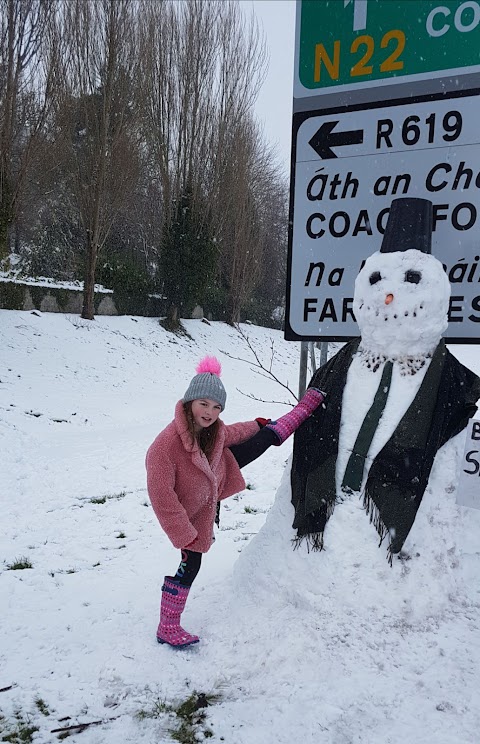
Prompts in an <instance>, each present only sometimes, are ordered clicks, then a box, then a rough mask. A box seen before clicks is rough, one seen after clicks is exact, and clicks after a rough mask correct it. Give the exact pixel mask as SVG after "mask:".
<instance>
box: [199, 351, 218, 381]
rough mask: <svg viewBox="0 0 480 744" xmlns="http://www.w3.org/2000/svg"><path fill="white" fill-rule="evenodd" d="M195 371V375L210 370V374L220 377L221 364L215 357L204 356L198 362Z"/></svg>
mask: <svg viewBox="0 0 480 744" xmlns="http://www.w3.org/2000/svg"><path fill="white" fill-rule="evenodd" d="M196 372H197V375H202V374H203V373H204V372H210V373H211V374H212V375H217V377H220V375H221V374H222V365H221V364H220V362H219V361H218V359H217V358H216V357H214V356H206V357H204V358H203V359H202V360H201V361H200V362H199V363H198V365H197V368H196Z"/></svg>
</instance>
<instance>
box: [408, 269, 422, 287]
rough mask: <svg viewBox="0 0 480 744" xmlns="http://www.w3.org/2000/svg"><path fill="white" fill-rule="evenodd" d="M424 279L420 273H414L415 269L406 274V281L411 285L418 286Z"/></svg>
mask: <svg viewBox="0 0 480 744" xmlns="http://www.w3.org/2000/svg"><path fill="white" fill-rule="evenodd" d="M421 278H422V275H421V273H420V272H419V271H413V269H410V270H409V271H407V272H405V281H406V282H410V283H411V284H418V283H419V282H420V280H421Z"/></svg>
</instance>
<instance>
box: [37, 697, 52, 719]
mask: <svg viewBox="0 0 480 744" xmlns="http://www.w3.org/2000/svg"><path fill="white" fill-rule="evenodd" d="M34 702H35V705H36V706H37V708H38V710H39V711H40V713H41V714H42V716H49V715H50V711H49V709H48V705H47V704H46V702H45V700H42V698H36V699H35V700H34Z"/></svg>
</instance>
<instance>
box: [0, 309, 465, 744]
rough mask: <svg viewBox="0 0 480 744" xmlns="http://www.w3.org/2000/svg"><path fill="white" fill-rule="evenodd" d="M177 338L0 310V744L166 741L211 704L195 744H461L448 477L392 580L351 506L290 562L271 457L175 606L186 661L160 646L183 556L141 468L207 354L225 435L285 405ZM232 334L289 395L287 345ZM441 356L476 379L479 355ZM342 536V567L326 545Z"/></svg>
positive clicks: (259, 380)
mask: <svg viewBox="0 0 480 744" xmlns="http://www.w3.org/2000/svg"><path fill="white" fill-rule="evenodd" d="M185 326H186V328H187V331H188V333H189V334H190V337H187V336H184V337H179V336H174V335H172V334H169V333H167V332H166V331H164V330H163V329H162V328H161V327H160V326H159V325H158V323H157V321H156V320H155V319H151V318H131V317H116V318H115V317H113V318H107V317H99V318H97V320H95V321H94V322H88V321H82V320H80V319H79V318H78V317H76V316H64V315H55V314H48V315H47V314H43V315H41V314H39V313H36V312H33V313H30V312H12V311H5V310H3V311H0V342H1V368H0V446H1V454H2V458H1V466H0V481H1V490H0V508H1V524H2V530H1V533H0V606H1V608H2V623H1V630H0V715H1V716H3V719H2V718H1V717H0V740H2V738H1V737H2V736H6V735H7V734H11V732H12V731H14V730H15V726H19V725H23V726H24V727H25V726H27V725H32V726H33V727H37V728H38V730H37V731H36V732H35V733H34V734H33V738H32V740H33V741H34V742H36V743H37V744H40V742H41V743H42V744H47V743H48V744H51V742H54V741H57V740H58V736H59V735H60V736H62V735H63V734H64V733H65V732H58V733H52V731H53V732H54V731H55V730H56V729H62V728H63V729H66V728H68V727H70V726H74V725H76V724H81V723H93V722H95V725H91V726H89V727H87V728H86V729H85V730H83V731H81V730H80V729H70V731H69V732H68V733H70V737H69V738H70V740H71V741H72V742H76V741H78V742H83V743H84V744H100V743H101V744H113V742H115V744H118V742H145V744H154V743H155V744H157V743H158V742H168V741H170V740H171V735H170V733H169V731H172V730H175V729H176V728H178V725H179V720H178V719H177V718H176V717H175V715H174V714H173V713H171V712H169V710H170V708H171V707H175V706H178V705H179V704H180V703H182V702H183V701H185V700H186V699H187V698H188V697H189V696H190V695H191V694H192V693H193V692H196V693H204V694H206V695H212V696H217V697H216V698H215V699H214V701H213V702H212V705H210V706H209V707H208V708H206V709H205V713H206V717H205V720H204V721H203V722H202V723H200V724H199V725H198V726H197V728H196V736H197V740H198V741H202V740H203V739H204V738H207V737H209V739H210V741H212V742H221V741H223V742H226V743H227V744H247V743H248V744H264V743H266V744H290V742H297V741H301V742H302V744H313V743H314V742H315V744H317V743H318V744H400V743H401V742H402V744H403V742H405V741H409V742H414V743H415V744H477V743H478V741H479V740H480V739H479V731H480V613H479V607H480V594H479V578H478V573H477V568H478V565H479V554H480V548H479V543H478V534H480V516H479V515H480V513H477V512H476V511H475V510H473V509H467V508H458V507H456V506H455V504H454V503H453V502H452V498H453V499H454V496H453V495H452V494H453V491H454V482H455V473H454V472H453V471H452V469H451V468H450V469H449V468H448V467H447V466H446V465H445V466H443V467H439V468H437V469H436V470H435V471H434V473H433V474H432V478H431V482H430V487H429V489H428V493H427V494H426V496H425V509H424V510H423V515H422V514H420V513H419V517H417V519H420V518H421V520H423V521H420V523H419V524H420V527H419V531H418V532H417V538H416V539H417V546H418V545H419V546H420V548H419V549H420V550H421V551H423V557H424V561H422V560H419V561H417V563H416V564H415V565H413V564H414V561H412V568H410V567H409V566H408V565H405V567H403V568H402V569H401V572H400V571H399V569H398V566H397V567H395V566H394V568H393V569H391V568H390V567H389V566H388V564H387V563H386V561H385V560H384V556H383V555H380V552H381V551H378V549H377V547H376V533H375V532H374V530H373V527H371V525H369V522H368V518H367V517H366V516H365V515H364V514H363V513H361V512H359V510H358V509H357V508H355V507H354V505H353V504H351V505H350V508H346V509H344V510H341V509H338V515H339V516H338V517H337V512H336V514H335V518H336V519H337V521H336V523H335V524H334V523H333V519H332V534H331V537H330V546H331V549H330V550H329V551H327V552H326V553H322V554H310V556H308V555H306V553H304V552H303V553H302V552H301V551H297V552H296V553H295V557H294V558H292V555H293V553H292V549H291V545H290V537H291V535H290V533H289V529H288V524H289V520H290V516H291V515H290V512H289V510H290V509H291V506H290V504H289V481H288V475H289V474H288V466H287V467H286V463H287V461H288V459H289V455H290V453H291V442H287V443H286V444H284V445H283V446H282V447H279V448H271V449H270V450H269V451H268V452H267V453H266V454H265V455H264V456H263V457H262V458H261V459H259V460H257V461H256V462H255V463H252V464H251V465H249V466H248V467H247V468H245V471H244V475H245V480H246V482H247V484H248V488H247V489H246V490H245V491H244V492H242V493H241V494H239V495H238V496H236V497H233V498H232V499H230V500H228V501H227V502H225V504H224V506H223V507H222V520H221V526H220V529H219V530H218V531H217V539H216V542H215V544H214V546H213V547H212V549H211V551H210V552H209V553H208V554H207V555H206V557H205V559H204V562H203V565H202V569H201V571H200V574H199V576H198V578H197V580H196V582H195V584H194V586H193V588H192V591H191V595H190V598H189V601H188V604H187V609H186V611H185V615H184V625H185V627H186V628H187V629H188V630H190V631H192V632H195V633H197V634H198V635H200V636H201V639H202V640H201V642H200V644H198V645H197V646H194V647H191V648H189V649H185V650H174V649H172V648H169V647H166V646H159V645H158V644H157V643H156V642H155V629H156V625H157V622H158V605H159V597H160V587H161V582H162V577H163V575H164V574H165V573H170V572H172V571H174V570H175V568H176V566H177V565H178V558H179V556H178V552H177V551H176V550H175V549H174V548H173V547H172V546H171V545H170V543H169V542H168V540H167V538H166V537H165V535H164V534H163V533H162V531H161V529H160V527H159V525H158V523H157V521H156V518H155V516H154V514H153V510H152V509H151V507H150V505H149V501H148V496H147V493H146V489H145V471H144V456H145V452H146V449H147V447H148V446H149V444H150V443H151V441H152V440H153V439H154V437H155V436H156V434H157V433H158V432H159V431H160V429H162V428H163V427H164V426H165V425H166V424H167V423H168V422H169V421H170V420H171V419H172V416H173V409H174V405H175V402H176V401H177V400H178V399H179V398H180V397H181V396H182V394H183V393H184V391H185V389H186V387H187V385H188V382H189V380H190V379H191V377H192V376H193V374H194V373H195V365H196V363H197V362H198V360H199V359H200V358H201V357H202V356H203V355H204V354H205V353H213V354H216V355H217V356H218V357H219V358H220V360H221V361H222V365H223V375H222V379H223V382H224V384H225V387H226V389H227V393H228V397H227V405H226V410H225V412H224V413H223V414H222V417H223V419H224V420H225V421H226V422H227V423H231V422H234V421H239V420H247V419H251V418H254V417H255V416H259V415H261V416H268V417H272V418H273V417H276V416H278V415H280V414H281V413H283V412H285V411H286V410H287V406H286V405H285V404H282V403H280V402H277V403H272V402H268V401H289V402H293V399H292V398H291V397H289V396H288V393H287V392H286V391H285V390H283V389H282V388H281V387H279V386H278V385H275V383H273V382H272V381H271V380H269V379H267V378H265V377H263V376H261V375H258V374H257V373H256V372H255V370H254V368H253V365H251V364H247V363H245V362H242V361H237V360H235V359H232V358H231V357H232V356H233V357H242V358H243V359H251V358H252V357H251V353H250V352H249V350H248V348H247V346H246V345H245V342H244V341H243V340H242V338H241V337H240V336H239V335H238V333H237V332H236V331H235V330H234V329H232V328H230V327H229V326H227V325H225V324H222V323H212V324H205V323H203V322H202V321H193V320H191V321H185ZM242 329H243V331H244V332H245V333H246V334H247V335H248V337H249V339H250V341H251V343H252V344H253V345H254V346H255V348H256V349H257V350H258V353H259V354H260V355H261V357H262V359H263V360H264V363H265V366H268V365H269V364H270V357H271V348H272V343H273V344H274V350H275V359H274V362H273V369H274V372H275V374H276V375H277V376H278V377H279V378H281V379H282V380H283V381H288V382H289V384H290V387H291V388H292V389H293V390H296V387H297V379H298V358H299V348H298V344H293V343H287V342H286V341H284V340H283V336H282V334H281V333H280V332H278V331H272V330H270V329H263V328H258V327H255V326H249V325H246V326H242ZM451 350H452V351H453V352H454V353H455V355H456V356H458V358H459V359H460V361H462V362H463V363H465V364H467V365H468V366H469V367H471V368H472V369H474V370H475V371H476V372H477V373H480V353H479V351H478V347H451ZM222 352H227V354H228V355H230V356H227V355H226V354H224V353H222ZM249 395H253V396H255V397H256V398H258V399H260V400H263V401H267V402H259V401H258V400H257V401H256V400H253V399H252V398H251V397H248V396H249ZM449 499H450V500H449ZM274 502H275V504H274ZM272 504H274V506H273V508H272V509H271V510H270V507H271V506H272ZM422 508H423V504H422ZM269 510H270V513H269V514H268V520H269V521H270V528H269V529H268V530H266V529H265V528H267V526H268V522H267V524H266V525H265V528H264V530H263V532H260V534H259V535H258V537H255V535H256V534H257V533H258V532H259V531H260V530H261V528H262V526H263V525H264V523H265V519H266V517H267V512H268V511H269ZM286 525H287V526H286ZM429 525H434V526H435V529H436V532H435V535H436V538H438V536H439V535H440V538H441V539H440V543H439V544H438V540H437V544H432V541H430V542H429V537H428V534H429V532H428V531H429ZM272 526H273V529H272ZM354 530H355V531H356V532H358V530H362V531H363V532H362V534H364V535H365V550H364V551H362V554H361V555H359V556H358V560H355V557H352V556H351V555H350V554H347V553H346V550H345V546H343V545H342V540H345V541H346V544H348V541H349V539H350V537H351V534H352V532H353V531H354ZM336 531H337V533H338V540H336V539H335V534H336ZM262 535H263V536H262ZM463 536H464V537H465V539H464V540H463ZM370 538H371V539H370ZM423 539H425V542H424V543H423V544H422V540H423ZM460 545H461V546H463V547H462V549H460ZM262 555H264V556H265V559H264V560H262ZM442 556H443V558H444V559H443V560H442ZM25 561H29V562H30V563H31V568H24V569H20V568H17V569H15V570H11V569H10V568H9V566H12V565H13V564H15V563H20V564H22V563H24V562H25ZM395 571H397V573H395ZM279 575H281V577H282V581H281V582H278V581H277V580H276V579H277V578H278V577H279ZM319 576H322V577H323V578H321V579H320V580H319V578H318V577H319ZM285 583H286V584H287V586H288V588H289V589H288V590H287V591H285V588H284V587H285ZM279 584H280V585H281V586H282V590H281V591H279V589H278V586H279ZM5 688H9V689H5ZM47 713H48V715H47ZM15 716H17V717H15ZM19 722H21V723H19ZM97 722H100V723H97ZM182 740H183V739H182ZM9 741H15V740H14V739H9ZM185 741H188V739H185Z"/></svg>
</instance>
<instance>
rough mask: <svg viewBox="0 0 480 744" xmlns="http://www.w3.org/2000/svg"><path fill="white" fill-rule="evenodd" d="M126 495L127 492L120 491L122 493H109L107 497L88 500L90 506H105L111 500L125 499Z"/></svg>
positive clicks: (95, 497) (94, 497)
mask: <svg viewBox="0 0 480 744" xmlns="http://www.w3.org/2000/svg"><path fill="white" fill-rule="evenodd" d="M126 495H127V492H126V491H120V493H107V494H105V496H93V497H92V498H91V499H88V501H89V503H90V504H105V503H106V502H107V501H110V500H111V499H123V498H125V496H126Z"/></svg>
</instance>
